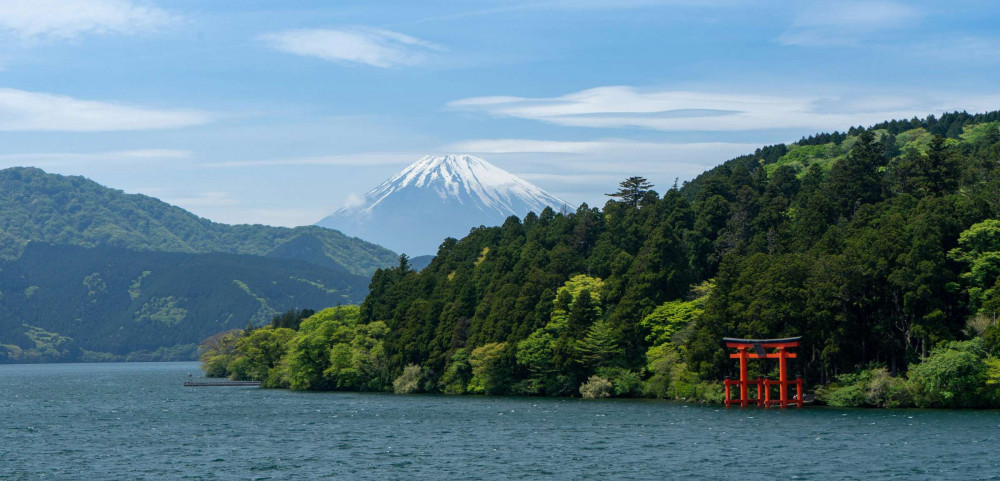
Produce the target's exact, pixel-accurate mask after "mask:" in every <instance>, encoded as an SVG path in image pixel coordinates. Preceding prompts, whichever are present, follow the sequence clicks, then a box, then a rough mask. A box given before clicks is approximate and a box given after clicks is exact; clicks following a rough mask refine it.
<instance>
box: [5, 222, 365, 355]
mask: <svg viewBox="0 0 1000 481" xmlns="http://www.w3.org/2000/svg"><path fill="white" fill-rule="evenodd" d="M367 284H368V278H367V277H362V276H356V275H353V274H349V273H346V272H343V271H339V272H338V271H333V270H331V269H327V268H324V267H320V266H316V265H313V264H310V263H307V262H304V261H298V260H290V259H273V258H266V257H260V256H249V255H234V254H222V253H211V254H189V253H181V252H151V251H132V250H126V249H120V248H114V247H96V248H84V247H78V246H64V245H61V246H55V245H48V244H43V243H37V242H32V243H30V244H28V245H27V246H26V247H25V249H24V252H23V254H22V255H21V256H20V257H19V258H18V259H16V260H9V261H6V262H5V263H3V264H0V286H2V293H0V345H2V346H0V362H2V361H4V360H6V361H9V362H28V361H73V360H111V359H131V360H150V359H184V360H187V359H191V358H192V357H193V356H194V351H195V347H196V344H197V343H198V342H199V341H200V340H201V339H204V338H205V337H207V336H209V335H211V334H213V333H216V332H219V331H224V330H229V329H235V328H244V327H246V326H247V324H248V323H254V324H256V325H261V324H265V323H267V322H268V321H270V320H271V318H272V317H273V316H275V315H276V314H280V313H282V312H285V311H287V310H289V309H293V308H316V307H322V306H330V305H338V304H351V303H357V302H359V301H360V300H361V299H363V297H364V295H365V294H366V293H367ZM4 358H6V359H4Z"/></svg>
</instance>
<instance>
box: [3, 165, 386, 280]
mask: <svg viewBox="0 0 1000 481" xmlns="http://www.w3.org/2000/svg"><path fill="white" fill-rule="evenodd" d="M29 241H39V242H47V243H51V244H72V245H79V246H84V247H95V246H109V247H119V248H126V249H134V250H154V251H171V252H188V253H208V252H223V253H229V254H251V255H259V256H269V257H276V258H281V259H298V260H303V261H306V262H310V263H313V264H316V265H320V266H323V267H326V268H328V269H334V270H344V271H347V272H350V273H353V274H356V275H370V274H371V273H372V272H374V270H375V269H376V268H379V267H384V266H389V265H392V264H393V259H394V257H395V255H394V254H393V253H392V252H391V251H389V250H387V249H385V248H382V247H379V246H377V245H374V244H370V243H367V242H364V241H361V240H360V239H356V238H351V237H347V236H345V235H343V234H341V233H340V232H338V231H335V230H330V229H324V228H322V227H315V226H310V227H296V228H294V229H290V228H285V227H270V226H264V225H227V224H219V223H215V222H211V221H209V220H208V219H203V218H200V217H198V216H195V215H194V214H191V213H190V212H187V211H185V210H183V209H181V208H179V207H174V206H172V205H169V204H166V203H164V202H161V201H159V200H157V199H154V198H152V197H147V196H144V195H134V194H125V193H123V192H121V191H119V190H114V189H109V188H107V187H103V186H101V185H99V184H97V183H96V182H93V181H91V180H88V179H85V178H83V177H66V176H62V175H55V174H47V173H45V172H43V171H42V170H40V169H36V168H20V167H15V168H9V169H4V170H0V258H4V259H12V258H16V257H17V256H19V255H20V254H21V252H22V251H23V249H24V247H25V245H27V243H28V242H29Z"/></svg>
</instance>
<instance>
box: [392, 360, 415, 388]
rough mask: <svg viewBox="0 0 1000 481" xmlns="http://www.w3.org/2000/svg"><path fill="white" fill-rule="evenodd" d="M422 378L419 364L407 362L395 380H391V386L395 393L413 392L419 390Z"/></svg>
mask: <svg viewBox="0 0 1000 481" xmlns="http://www.w3.org/2000/svg"><path fill="white" fill-rule="evenodd" d="M421 380H422V376H421V369H420V366H418V365H416V364H407V365H406V367H404V368H403V374H400V375H399V377H397V378H396V380H394V381H392V388H393V391H395V392H396V394H413V393H418V392H420V382H421Z"/></svg>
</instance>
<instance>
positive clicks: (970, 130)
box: [961, 122, 1000, 144]
mask: <svg viewBox="0 0 1000 481" xmlns="http://www.w3.org/2000/svg"><path fill="white" fill-rule="evenodd" d="M997 130H1000V122H985V123H982V124H975V125H967V126H965V131H964V132H963V133H962V135H961V138H962V140H964V141H966V142H969V143H976V144H977V143H980V142H982V141H983V140H985V139H987V138H988V137H989V136H990V135H991V134H995V133H996V132H997Z"/></svg>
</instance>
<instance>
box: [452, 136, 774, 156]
mask: <svg viewBox="0 0 1000 481" xmlns="http://www.w3.org/2000/svg"><path fill="white" fill-rule="evenodd" d="M758 146H759V145H758V144H744V143H733V142H690V143H673V142H636V141H631V140H623V139H605V140H595V141H561V140H535V139H481V140H467V141H462V142H456V143H453V144H450V145H448V146H446V147H445V148H444V149H443V150H448V151H456V152H471V153H479V154H510V153H551V154H560V153H561V154H623V155H629V154H635V153H647V154H657V155H676V154H692V153H705V152H710V153H711V155H715V154H719V155H739V154H740V153H746V152H747V151H748V150H749V151H752V150H753V149H755V148H757V147H758Z"/></svg>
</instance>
